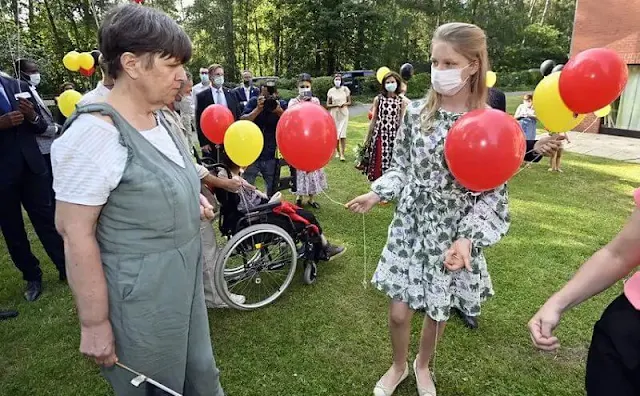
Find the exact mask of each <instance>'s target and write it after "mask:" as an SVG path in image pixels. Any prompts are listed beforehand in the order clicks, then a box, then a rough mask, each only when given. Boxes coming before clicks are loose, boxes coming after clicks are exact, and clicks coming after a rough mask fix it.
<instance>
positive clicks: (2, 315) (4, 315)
mask: <svg viewBox="0 0 640 396" xmlns="http://www.w3.org/2000/svg"><path fill="white" fill-rule="evenodd" d="M16 316H18V311H0V320H6V319H11V318H15V317H16Z"/></svg>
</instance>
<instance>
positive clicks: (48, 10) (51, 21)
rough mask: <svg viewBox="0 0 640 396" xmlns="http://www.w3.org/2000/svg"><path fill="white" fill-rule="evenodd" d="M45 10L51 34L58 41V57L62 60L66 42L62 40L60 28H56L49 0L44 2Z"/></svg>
mask: <svg viewBox="0 0 640 396" xmlns="http://www.w3.org/2000/svg"><path fill="white" fill-rule="evenodd" d="M43 4H44V9H45V11H46V13H47V19H48V20H49V26H50V27H51V33H52V34H53V38H54V39H55V40H56V50H57V51H58V55H60V59H62V57H63V56H64V50H65V48H64V42H63V41H62V39H61V38H60V35H59V34H58V27H57V26H56V20H55V18H54V17H53V13H51V7H50V6H49V1H48V0H43Z"/></svg>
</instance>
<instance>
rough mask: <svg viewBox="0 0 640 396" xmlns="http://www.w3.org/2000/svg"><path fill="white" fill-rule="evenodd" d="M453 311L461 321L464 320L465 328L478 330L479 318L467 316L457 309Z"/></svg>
mask: <svg viewBox="0 0 640 396" xmlns="http://www.w3.org/2000/svg"><path fill="white" fill-rule="evenodd" d="M453 311H454V312H455V313H456V314H457V315H458V316H459V317H460V319H462V323H464V325H465V327H467V328H469V329H471V330H475V329H477V328H478V318H477V317H476V316H468V315H465V314H464V313H463V312H462V311H460V310H459V309H457V308H453Z"/></svg>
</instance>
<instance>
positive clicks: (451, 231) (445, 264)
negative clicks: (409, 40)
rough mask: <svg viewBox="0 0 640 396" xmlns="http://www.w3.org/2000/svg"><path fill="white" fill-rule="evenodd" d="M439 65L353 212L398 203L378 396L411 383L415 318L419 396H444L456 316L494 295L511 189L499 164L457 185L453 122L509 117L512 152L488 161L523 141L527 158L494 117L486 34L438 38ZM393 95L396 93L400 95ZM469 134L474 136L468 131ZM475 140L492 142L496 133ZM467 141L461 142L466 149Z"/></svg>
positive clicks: (388, 262) (376, 278)
mask: <svg viewBox="0 0 640 396" xmlns="http://www.w3.org/2000/svg"><path fill="white" fill-rule="evenodd" d="M431 62H432V66H431V82H432V87H431V89H430V90H429V92H428V94H427V98H426V99H425V100H421V101H414V102H413V103H412V104H411V105H410V107H409V109H408V110H407V115H406V117H405V122H404V124H403V126H402V128H401V130H400V131H399V132H398V136H397V139H396V144H395V146H394V152H393V156H392V158H390V161H389V168H388V170H387V171H386V172H385V173H384V174H382V175H381V176H380V177H379V178H378V179H377V180H376V181H375V182H374V183H373V184H372V186H371V192H369V193H367V194H364V195H361V196H359V197H357V198H355V199H353V200H352V201H350V202H349V203H347V205H346V206H347V208H348V209H350V210H351V211H353V212H356V213H365V212H368V211H369V210H371V209H372V208H373V207H374V206H375V205H376V204H378V203H379V202H380V201H381V200H396V201H397V208H396V212H395V216H394V219H393V221H392V223H391V225H390V226H389V234H388V235H389V236H388V239H387V244H386V246H385V248H384V250H383V252H382V255H381V258H380V262H379V264H378V267H377V269H376V271H375V274H374V275H373V279H372V283H373V285H375V287H376V288H378V289H379V290H381V291H383V292H384V293H386V294H387V296H389V297H390V298H391V303H390V311H389V328H390V332H391V344H392V347H393V364H392V366H391V367H390V368H389V370H388V371H387V372H386V373H385V374H384V375H383V376H382V377H381V378H380V380H379V381H378V383H377V384H376V386H375V388H374V395H376V396H390V395H391V394H393V392H394V390H395V388H396V387H397V386H398V385H399V384H400V383H401V382H402V381H403V380H404V379H405V378H406V377H407V376H408V374H409V367H408V364H407V359H408V350H409V342H410V328H411V318H412V315H413V312H415V311H416V310H424V311H425V312H426V317H425V319H424V323H423V327H422V335H421V339H420V347H419V353H418V356H417V357H416V359H415V360H414V361H413V372H414V373H415V376H416V383H417V390H418V394H419V395H420V396H427V395H429V396H435V395H436V389H435V384H434V382H433V379H432V376H431V373H430V370H429V363H430V362H431V359H432V357H433V354H434V352H435V349H436V343H437V339H438V338H439V337H441V336H442V334H443V332H444V329H445V327H446V323H447V320H448V319H449V315H450V312H451V310H452V309H458V310H460V311H462V312H463V313H464V314H466V315H469V316H473V317H475V316H478V315H479V314H480V305H481V304H482V302H483V301H485V300H486V299H487V298H489V297H490V296H492V295H493V294H494V291H493V286H492V282H491V277H490V276H489V272H488V268H487V262H486V260H485V257H484V255H483V253H482V251H483V249H484V248H486V247H489V246H491V245H494V244H495V243H497V242H498V241H499V240H500V239H501V238H502V237H503V236H504V235H505V234H506V233H507V230H508V229H509V212H508V198H507V189H506V186H505V185H504V184H503V183H504V181H505V180H504V179H501V177H500V176H497V174H498V171H500V172H502V171H501V170H499V169H495V168H496V165H495V164H493V165H492V167H485V168H484V169H485V171H486V173H485V174H479V175H477V177H476V179H475V180H471V181H470V180H462V179H457V178H454V176H453V174H452V171H450V169H449V165H451V166H452V165H456V166H460V164H464V160H465V158H457V157H456V156H455V155H453V157H451V158H450V157H446V160H445V145H447V140H448V139H449V134H450V129H452V126H453V125H454V122H456V120H458V118H461V115H462V114H463V113H466V112H470V111H472V110H475V112H479V111H482V112H489V114H485V115H489V116H491V117H498V118H499V117H503V118H505V119H506V120H503V121H501V122H505V123H509V122H510V123H512V124H513V125H509V126H508V128H510V129H509V134H508V139H507V141H506V142H505V147H504V148H499V147H494V148H493V151H492V152H491V153H488V154H491V155H493V156H503V155H504V153H501V151H505V149H509V139H511V140H514V141H512V142H511V147H513V146H518V150H519V152H518V153H514V154H512V155H511V157H510V158H511V159H510V162H511V163H510V167H511V168H513V169H512V170H513V172H515V171H517V169H518V167H519V165H520V163H521V161H522V157H523V156H524V149H525V147H524V146H525V143H524V137H523V136H522V133H520V132H519V127H518V125H517V123H516V121H515V120H514V119H513V118H511V117H510V116H508V115H507V114H505V113H502V112H499V111H497V110H486V107H487V105H486V97H487V89H486V81H485V78H486V77H485V76H486V71H487V69H488V55H487V43H486V35H485V33H484V31H483V30H482V29H480V28H479V27H477V26H475V25H471V24H466V23H448V24H445V25H442V26H440V27H439V28H437V29H436V31H435V33H434V36H433V40H432V47H431ZM385 81H388V80H387V79H385ZM391 88H393V87H388V91H390V92H392V91H393V89H391ZM381 99H382V98H381ZM479 109H482V110H479ZM490 112H493V113H490ZM490 121H492V120H490ZM493 125H494V124H493V123H492V122H486V123H485V126H484V128H483V129H493V128H494V126H493ZM497 128H498V126H497V125H496V129H497ZM462 132H463V133H462V134H463V135H464V136H468V137H470V136H472V134H471V133H470V132H465V130H464V127H462ZM473 132H480V133H479V134H478V133H476V135H486V134H488V133H491V134H496V132H497V131H494V130H489V131H477V130H476V131H473ZM467 140H468V139H467ZM464 141H465V139H462V140H460V139H459V138H458V140H454V141H453V142H454V145H456V144H457V145H461V146H464ZM516 142H517V143H516ZM520 146H521V147H520ZM475 147H480V143H479V142H478V143H477V146H475ZM455 148H456V147H454V149H455ZM475 150H478V149H477V148H476V149H475ZM500 161H502V159H501V160H500ZM502 166H504V164H500V165H498V167H502ZM472 170H473V169H472ZM466 171H467V172H468V171H469V170H468V169H467V170H466ZM470 182H475V183H479V184H478V186H479V187H477V190H470V189H468V188H467V187H464V186H463V185H462V184H461V183H464V184H465V185H470V186H471V185H473V183H470ZM474 191H479V192H474Z"/></svg>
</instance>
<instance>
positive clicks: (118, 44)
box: [98, 4, 192, 79]
mask: <svg viewBox="0 0 640 396" xmlns="http://www.w3.org/2000/svg"><path fill="white" fill-rule="evenodd" d="M98 45H99V47H100V52H101V53H102V55H103V56H104V59H105V62H106V65H107V70H108V73H109V75H110V76H111V77H113V78H114V79H116V78H117V77H118V75H119V74H120V73H121V72H122V64H121V62H120V57H121V56H122V54H124V53H125V52H131V53H133V54H136V55H144V54H149V55H160V56H162V57H163V58H175V59H178V60H179V61H180V62H181V63H182V64H185V63H187V62H188V61H189V59H191V51H192V49H191V40H189V36H187V34H186V33H185V32H184V30H183V29H182V28H181V27H180V26H179V25H178V24H177V23H176V22H175V21H174V20H173V19H171V18H170V17H169V16H168V15H166V14H165V13H163V12H161V11H158V10H156V9H154V8H150V7H144V6H141V5H139V4H126V5H123V6H119V7H116V8H114V9H112V10H111V11H110V12H109V13H108V14H107V15H106V17H105V18H104V21H103V22H102V25H101V26H100V29H99V30H98ZM151 66H152V64H149V67H151Z"/></svg>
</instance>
